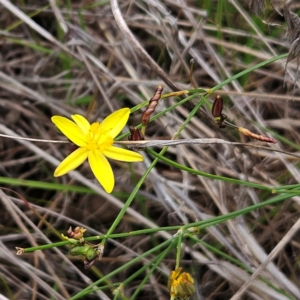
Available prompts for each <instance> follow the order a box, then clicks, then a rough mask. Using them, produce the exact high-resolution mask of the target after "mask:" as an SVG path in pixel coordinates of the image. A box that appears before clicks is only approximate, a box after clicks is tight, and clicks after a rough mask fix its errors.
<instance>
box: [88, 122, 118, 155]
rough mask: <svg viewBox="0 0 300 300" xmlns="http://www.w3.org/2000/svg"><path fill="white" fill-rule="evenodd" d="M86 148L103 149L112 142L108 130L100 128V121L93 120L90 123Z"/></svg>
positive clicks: (92, 149)
mask: <svg viewBox="0 0 300 300" xmlns="http://www.w3.org/2000/svg"><path fill="white" fill-rule="evenodd" d="M86 139H87V146H86V147H87V149H88V150H90V151H95V150H100V151H101V152H103V151H104V150H105V149H107V148H108V147H110V146H111V145H112V144H113V142H114V141H113V139H112V138H111V137H110V136H109V135H108V132H107V131H106V132H105V131H103V130H101V127H100V123H99V122H95V123H93V124H91V127H90V131H89V132H88V134H87V137H86Z"/></svg>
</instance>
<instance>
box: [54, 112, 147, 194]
mask: <svg viewBox="0 0 300 300" xmlns="http://www.w3.org/2000/svg"><path fill="white" fill-rule="evenodd" d="M129 115H130V109H129V108H122V109H119V110H117V111H115V112H113V113H112V114H110V115H109V116H107V117H106V118H105V119H104V120H103V121H102V122H100V123H99V122H95V123H92V124H90V123H89V122H88V121H87V120H86V118H84V117H83V116H81V115H78V114H75V115H72V116H71V117H72V120H70V119H68V118H65V117H62V116H53V117H52V118H51V120H52V122H53V123H54V124H55V126H56V127H57V128H58V129H59V130H60V131H61V132H62V133H63V134H64V135H65V136H66V137H67V138H68V139H69V140H71V141H72V142H73V143H74V144H75V145H76V146H77V147H76V148H77V149H76V150H75V151H73V152H72V153H70V154H69V156H67V157H66V158H65V159H64V160H63V161H62V162H61V163H60V165H59V166H58V167H57V168H56V170H55V172H54V176H55V177H59V176H62V175H65V174H67V173H68V172H70V171H72V170H74V169H76V168H77V167H78V166H79V165H81V164H82V163H83V162H84V161H85V160H86V159H88V161H89V164H90V167H91V170H92V172H93V173H94V175H95V177H96V178H97V180H98V181H99V183H100V184H101V185H102V186H103V188H104V190H105V191H106V192H107V193H111V192H112V190H113V188H114V185H115V179H114V174H113V171H112V169H111V166H110V164H109V162H108V160H107V158H111V159H115V160H119V161H125V162H140V161H143V156H142V155H141V154H139V153H136V152H134V151H131V150H127V149H122V148H118V147H115V146H113V143H114V138H115V137H116V136H117V135H118V134H119V133H120V132H121V131H122V129H123V128H124V126H125V125H126V123H127V121H128V118H129Z"/></svg>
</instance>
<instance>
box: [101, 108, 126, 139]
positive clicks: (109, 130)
mask: <svg viewBox="0 0 300 300" xmlns="http://www.w3.org/2000/svg"><path fill="white" fill-rule="evenodd" d="M129 114H130V109H129V108H127V107H126V108H121V109H119V110H117V111H115V112H113V113H112V114H110V115H109V116H107V117H106V118H105V119H104V120H103V121H102V122H101V123H100V126H99V130H101V132H104V133H106V134H107V135H108V136H110V137H111V138H113V139H114V138H115V137H116V136H117V135H118V134H119V133H120V132H121V130H122V129H123V128H124V126H125V125H126V123H127V121H128V118H129Z"/></svg>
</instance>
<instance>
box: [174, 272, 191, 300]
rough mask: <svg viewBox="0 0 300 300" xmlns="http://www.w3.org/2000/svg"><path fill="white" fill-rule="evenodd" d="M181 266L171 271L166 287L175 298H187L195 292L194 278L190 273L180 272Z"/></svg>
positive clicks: (181, 299)
mask: <svg viewBox="0 0 300 300" xmlns="http://www.w3.org/2000/svg"><path fill="white" fill-rule="evenodd" d="M181 271H182V268H181V267H179V268H177V269H176V270H175V271H172V272H171V274H170V276H169V280H168V288H169V290H170V296H171V297H173V298H175V299H180V300H185V299H189V297H190V296H191V295H193V294H194V293H195V285H194V278H193V277H192V275H191V274H190V273H187V272H183V273H181Z"/></svg>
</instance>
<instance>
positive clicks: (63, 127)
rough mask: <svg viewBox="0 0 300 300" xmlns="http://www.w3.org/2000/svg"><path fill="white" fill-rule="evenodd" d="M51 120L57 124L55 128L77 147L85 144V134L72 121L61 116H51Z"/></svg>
mask: <svg viewBox="0 0 300 300" xmlns="http://www.w3.org/2000/svg"><path fill="white" fill-rule="evenodd" d="M51 120H52V122H53V123H54V124H55V125H56V126H57V128H58V129H59V130H60V131H61V132H62V133H63V134H64V135H65V136H66V137H67V138H68V139H69V140H70V141H72V142H73V143H74V144H75V145H77V146H79V147H83V146H85V145H86V140H85V135H84V134H83V132H82V130H81V129H80V128H79V127H78V126H77V125H76V124H75V123H74V122H72V121H71V120H69V119H67V118H65V117H61V116H53V117H52V118H51Z"/></svg>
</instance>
